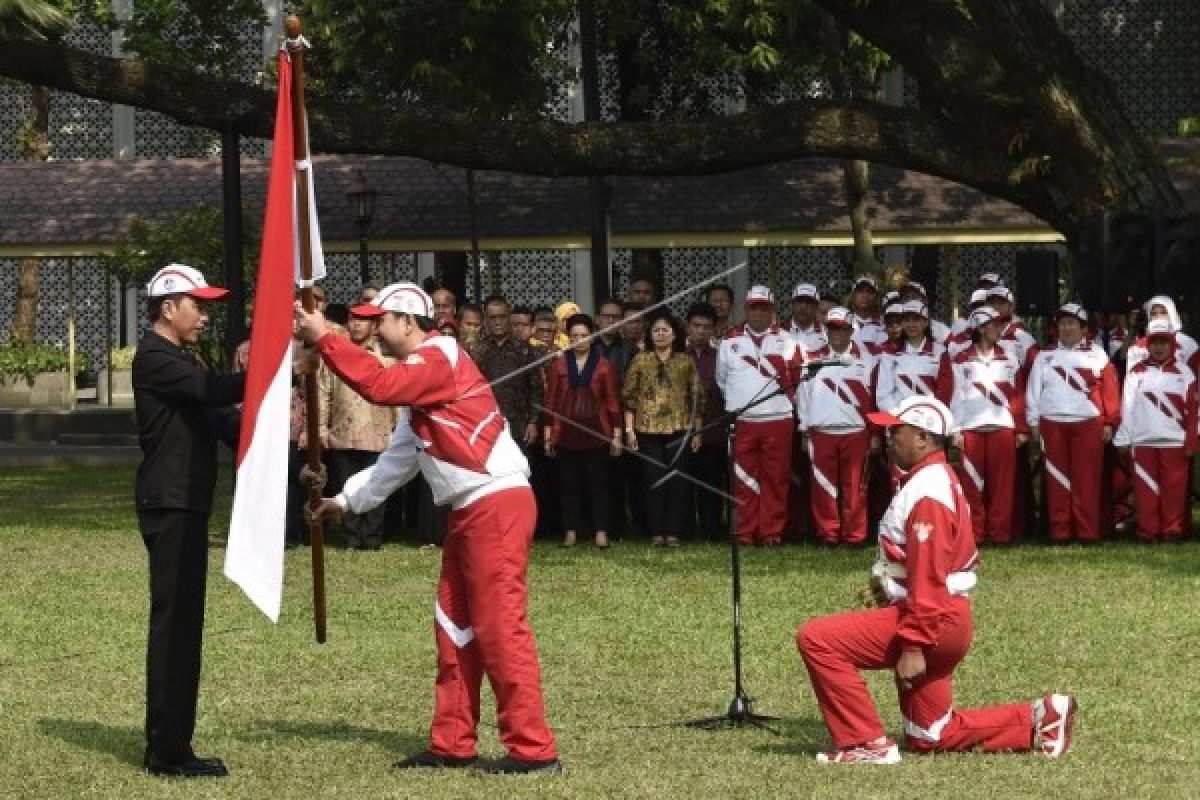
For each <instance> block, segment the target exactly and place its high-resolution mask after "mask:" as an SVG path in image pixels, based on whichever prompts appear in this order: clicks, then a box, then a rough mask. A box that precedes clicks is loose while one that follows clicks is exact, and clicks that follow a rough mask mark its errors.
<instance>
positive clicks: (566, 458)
mask: <svg viewBox="0 0 1200 800" xmlns="http://www.w3.org/2000/svg"><path fill="white" fill-rule="evenodd" d="M608 462H609V455H608V448H607V447H598V448H596V449H594V450H565V449H564V450H559V451H558V480H559V485H560V486H561V487H562V526H563V530H564V531H578V530H580V529H581V528H582V527H583V526H584V525H585V524H586V522H587V516H588V515H587V514H585V513H584V511H585V509H587V510H590V511H591V512H592V513H591V518H592V519H591V521H592V532H593V533H595V532H596V531H604V532H606V533H607V532H608V531H610V530H611V526H612V506H611V503H610V502H609V488H608Z"/></svg>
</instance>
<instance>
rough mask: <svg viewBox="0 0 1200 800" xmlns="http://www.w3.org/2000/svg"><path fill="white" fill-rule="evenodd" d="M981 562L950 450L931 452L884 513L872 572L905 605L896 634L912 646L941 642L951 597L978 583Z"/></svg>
mask: <svg viewBox="0 0 1200 800" xmlns="http://www.w3.org/2000/svg"><path fill="white" fill-rule="evenodd" d="M978 565H979V551H978V550H976V549H975V535H974V533H973V532H972V530H971V509H970V506H969V505H967V499H966V498H965V497H964V496H963V491H962V486H961V485H960V484H959V482H958V477H957V476H956V475H955V474H954V470H953V469H951V467H950V465H949V464H947V463H946V456H945V454H944V453H941V452H936V453H931V454H929V455H928V456H926V457H925V458H924V459H922V460H921V461H920V462H918V463H917V464H916V465H915V466H914V467H913V469H912V470H911V471H909V472H908V473H907V474H906V475H905V477H904V478H903V481H902V483H901V484H900V488H899V490H898V491H897V492H896V495H895V497H893V498H892V503H891V505H889V506H888V510H887V512H886V513H885V514H884V515H883V519H882V520H881V521H880V523H879V558H878V560H877V561H876V562H875V566H874V567H872V570H871V571H872V573H873V575H874V576H875V577H876V578H878V579H879V580H880V582H881V583H882V585H883V590H884V592H885V593H886V594H887V596H888V599H889V600H891V602H892V604H893V605H898V606H900V612H901V613H900V625H899V627H898V629H897V631H896V635H897V636H898V637H899V638H900V639H901V640H902V641H903V642H904V644H905V645H906V646H909V647H918V648H924V647H929V646H932V645H935V644H937V642H938V632H939V629H940V627H941V623H942V619H943V618H944V617H947V616H948V614H947V613H946V612H947V611H948V607H949V605H950V596H951V595H965V594H967V593H969V592H970V591H971V589H973V588H974V587H975V584H976V582H977V578H976V575H975V568H976V567H977V566H978Z"/></svg>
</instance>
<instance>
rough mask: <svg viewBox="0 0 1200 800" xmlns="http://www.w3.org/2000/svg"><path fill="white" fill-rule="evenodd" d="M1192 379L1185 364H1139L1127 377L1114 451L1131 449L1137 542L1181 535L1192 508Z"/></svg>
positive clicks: (1194, 444)
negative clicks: (1189, 484) (1189, 489)
mask: <svg viewBox="0 0 1200 800" xmlns="http://www.w3.org/2000/svg"><path fill="white" fill-rule="evenodd" d="M1196 419H1197V409H1196V378H1195V375H1194V374H1193V373H1192V371H1191V370H1190V369H1189V368H1188V367H1187V365H1186V364H1183V363H1182V362H1180V361H1178V360H1176V359H1174V358H1168V359H1167V361H1165V362H1156V361H1152V360H1151V359H1149V358H1146V359H1144V360H1142V361H1141V362H1140V363H1139V364H1138V365H1137V366H1135V367H1134V368H1133V369H1132V370H1130V372H1129V374H1128V375H1127V376H1126V377H1125V388H1124V392H1123V393H1122V398H1121V426H1120V427H1119V428H1118V429H1117V434H1116V436H1114V437H1113V444H1115V445H1116V446H1117V447H1128V448H1130V449H1131V455H1132V458H1133V491H1134V503H1135V505H1136V507H1137V530H1138V537H1139V538H1141V539H1143V540H1146V541H1155V540H1157V539H1159V538H1164V539H1173V538H1176V537H1179V536H1182V535H1183V532H1184V530H1185V528H1186V515H1187V513H1188V511H1189V510H1190V507H1191V503H1190V499H1191V498H1189V497H1188V479H1189V478H1190V476H1191V471H1192V469H1191V467H1192V465H1191V459H1190V458H1189V457H1188V455H1187V453H1189V452H1194V451H1195V450H1196V449H1197V445H1198V444H1200V441H1198V440H1200V433H1198V431H1197V429H1196V424H1197V423H1196Z"/></svg>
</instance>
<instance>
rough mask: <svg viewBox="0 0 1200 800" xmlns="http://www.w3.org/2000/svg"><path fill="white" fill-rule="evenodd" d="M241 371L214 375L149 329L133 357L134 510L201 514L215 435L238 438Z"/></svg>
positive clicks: (206, 506) (212, 472) (212, 470)
mask: <svg viewBox="0 0 1200 800" xmlns="http://www.w3.org/2000/svg"><path fill="white" fill-rule="evenodd" d="M245 388H246V375H245V373H238V374H233V375H214V374H213V373H211V372H209V371H208V370H207V369H206V368H205V367H203V366H202V365H201V364H199V363H198V362H197V360H196V357H195V356H194V355H193V354H192V353H191V352H189V351H188V350H186V349H184V348H182V347H177V346H176V345H174V344H172V343H171V342H170V341H168V340H167V339H165V338H163V337H162V336H160V335H159V334H157V333H155V332H154V331H147V333H146V335H145V337H143V339H142V341H141V342H139V343H138V349H137V354H136V355H135V356H134V359H133V396H134V401H135V404H136V406H137V422H138V439H139V442H140V444H141V447H142V463H141V466H139V467H138V473H137V488H136V490H135V502H136V503H137V510H138V511H149V510H155V509H171V510H177V511H194V512H198V513H203V514H207V513H208V512H209V511H210V510H211V508H212V497H213V488H214V487H215V486H216V481H217V441H218V439H220V440H223V441H225V442H227V443H230V444H231V446H234V447H236V446H237V437H238V428H239V426H240V416H241V415H240V414H239V413H238V412H237V411H235V410H234V409H231V408H228V406H231V405H233V404H234V403H238V402H241V399H242V393H243V392H244V390H245Z"/></svg>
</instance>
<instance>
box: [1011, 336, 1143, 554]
mask: <svg viewBox="0 0 1200 800" xmlns="http://www.w3.org/2000/svg"><path fill="white" fill-rule="evenodd" d="M1119 403H1120V399H1119V397H1118V392H1117V375H1116V372H1115V370H1113V366H1112V364H1111V363H1110V362H1109V360H1108V355H1107V354H1105V352H1104V351H1103V350H1102V349H1101V348H1100V346H1099V345H1096V344H1093V343H1092V342H1091V341H1089V340H1086V339H1084V340H1083V341H1081V342H1080V343H1079V344H1078V345H1077V346H1075V347H1073V348H1066V347H1064V346H1063V345H1062V344H1061V343H1060V344H1059V345H1058V346H1057V347H1053V348H1049V349H1046V350H1042V351H1040V352H1038V354H1037V356H1036V357H1035V358H1034V360H1033V364H1032V366H1030V368H1029V378H1028V383H1027V386H1026V390H1025V418H1026V420H1027V421H1028V422H1029V427H1030V428H1036V429H1038V431H1039V432H1040V434H1041V438H1042V451H1043V453H1044V455H1045V467H1046V479H1045V492H1046V505H1047V509H1048V511H1049V513H1050V538H1051V539H1053V540H1054V541H1066V540H1068V539H1070V538H1071V536H1072V535H1074V536H1077V537H1078V538H1079V539H1080V540H1081V541H1097V540H1098V539H1099V538H1100V533H1101V528H1102V526H1103V524H1104V521H1105V520H1106V519H1107V518H1108V513H1107V509H1105V508H1104V507H1103V503H1104V499H1103V498H1104V494H1105V491H1104V486H1103V482H1104V475H1103V469H1104V438H1103V429H1104V427H1105V426H1111V427H1112V429H1113V430H1115V429H1116V427H1117V423H1118V422H1119V421H1120V413H1121V410H1120V407H1119Z"/></svg>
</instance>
